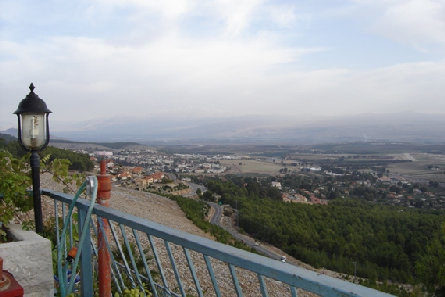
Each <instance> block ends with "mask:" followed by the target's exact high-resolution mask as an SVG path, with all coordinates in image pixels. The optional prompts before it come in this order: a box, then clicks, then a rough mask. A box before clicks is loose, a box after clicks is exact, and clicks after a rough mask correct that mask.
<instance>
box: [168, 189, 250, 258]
mask: <svg viewBox="0 0 445 297" xmlns="http://www.w3.org/2000/svg"><path fill="white" fill-rule="evenodd" d="M165 196H166V197H168V198H170V199H172V200H175V201H176V203H178V205H179V207H180V208H181V210H182V211H183V212H184V213H185V215H186V217H187V218H188V219H189V220H191V221H192V222H193V223H194V224H195V225H196V226H197V227H198V228H200V229H201V230H203V231H205V232H208V233H210V234H212V235H213V236H214V237H215V239H216V240H217V241H218V242H221V243H224V244H229V245H231V246H234V247H236V248H239V249H244V250H247V251H249V252H255V250H253V249H252V248H250V247H249V246H247V245H245V244H244V243H242V242H240V241H238V240H236V239H235V238H233V236H232V235H231V234H230V233H229V232H227V231H226V230H224V229H222V228H221V227H219V226H217V225H213V224H211V223H209V222H208V221H207V220H205V214H206V213H207V211H208V206H207V204H205V203H204V202H202V201H198V200H193V199H188V198H184V197H182V196H178V195H165Z"/></svg>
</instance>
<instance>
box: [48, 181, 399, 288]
mask: <svg viewBox="0 0 445 297" xmlns="http://www.w3.org/2000/svg"><path fill="white" fill-rule="evenodd" d="M42 194H44V195H48V196H49V197H51V198H52V199H54V211H55V217H59V219H58V220H55V222H54V232H55V235H56V236H57V238H59V237H60V234H61V222H62V221H63V220H65V219H66V217H67V209H68V206H69V205H70V204H71V203H72V201H73V198H74V197H73V196H71V195H67V194H63V193H58V192H54V191H51V190H42ZM89 206H90V201H89V200H86V199H78V200H77V201H76V202H75V210H76V213H77V215H75V216H74V218H77V222H75V221H74V222H73V220H71V218H69V221H70V223H69V230H68V232H67V233H66V236H65V238H64V239H60V240H65V242H66V243H67V244H66V249H65V251H64V253H65V257H64V258H63V259H64V261H65V259H67V257H68V256H69V255H68V254H69V251H70V249H71V247H72V246H75V245H76V244H78V242H77V240H78V239H77V237H78V236H76V234H80V233H82V232H83V231H84V230H87V231H86V232H87V233H88V236H86V238H87V240H84V242H83V244H82V247H81V249H82V253H81V255H80V262H79V268H78V269H77V273H78V275H76V271H73V272H70V274H69V275H67V279H68V280H69V279H71V278H73V277H74V278H75V282H74V283H75V285H74V290H77V292H78V294H80V295H81V296H83V297H87V296H93V292H96V291H97V290H98V289H97V287H98V286H99V284H98V277H97V275H98V273H97V269H98V268H97V266H98V256H97V255H98V252H97V251H98V249H101V248H104V247H102V246H98V244H97V234H98V231H100V230H101V229H102V231H103V232H105V231H104V230H103V226H104V223H103V219H106V221H108V223H109V226H110V232H109V233H110V234H109V236H108V238H107V237H105V241H102V242H105V244H106V250H107V251H108V252H109V254H110V258H111V285H112V291H113V294H115V293H116V292H118V293H119V294H122V293H123V292H124V291H125V289H126V288H138V289H139V292H140V294H142V295H141V296H156V297H158V296H159V297H161V296H162V297H163V296H182V297H191V296H199V297H202V296H216V297H220V296H238V297H241V296H263V297H267V296H277V297H278V296H280V297H281V296H292V297H294V296H295V297H296V296H300V297H301V296H314V294H316V295H319V296H368V297H383V296H392V295H389V294H386V293H382V292H379V291H376V290H374V289H370V288H367V287H363V286H360V285H356V284H353V283H350V282H347V281H343V280H340V279H337V278H333V277H329V276H326V275H323V274H318V273H316V272H314V271H311V270H307V269H303V268H301V267H296V266H293V265H291V264H288V263H282V262H281V261H277V260H273V259H270V258H267V257H263V256H260V255H257V254H252V253H249V252H246V251H244V250H240V249H237V248H234V247H231V246H227V245H224V244H221V243H218V242H215V241H212V240H209V239H206V238H202V237H199V236H195V235H192V234H188V233H185V232H181V231H179V230H175V229H172V228H169V227H166V226H163V225H160V224H157V223H154V222H152V221H148V220H145V219H141V218H138V217H135V216H132V215H130V214H126V213H123V212H120V211H118V210H115V209H112V208H107V207H103V206H101V205H95V206H94V208H93V211H92V216H91V220H90V221H89V223H88V224H85V223H84V222H85V218H86V215H87V211H88V208H89ZM59 281H61V280H59ZM308 292H312V293H308ZM120 296H122V295H120Z"/></svg>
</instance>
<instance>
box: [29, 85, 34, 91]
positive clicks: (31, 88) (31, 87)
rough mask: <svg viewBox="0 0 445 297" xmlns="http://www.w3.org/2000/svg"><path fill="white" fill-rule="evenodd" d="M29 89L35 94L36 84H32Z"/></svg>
mask: <svg viewBox="0 0 445 297" xmlns="http://www.w3.org/2000/svg"><path fill="white" fill-rule="evenodd" d="M29 89H30V90H31V92H34V89H35V87H34V84H33V83H31V84H30V85H29Z"/></svg>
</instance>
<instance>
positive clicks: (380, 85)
mask: <svg viewBox="0 0 445 297" xmlns="http://www.w3.org/2000/svg"><path fill="white" fill-rule="evenodd" d="M444 78H445V0H343V1H336V0H329V1H319V0H293V1H260V0H233V1H230V0H217V1H201V0H163V1H159V0H154V1H151V0H78V1H64V0H54V1H49V0H40V1H33V0H0V106H1V108H0V130H3V129H8V128H11V127H16V126H17V119H16V116H15V115H14V114H12V113H13V112H14V111H15V110H16V109H17V106H18V103H19V102H20V100H21V99H23V98H24V97H25V96H26V95H27V94H28V92H29V89H28V86H29V84H30V83H31V82H33V83H34V85H35V87H36V89H35V92H36V93H37V94H38V95H39V96H40V98H42V99H44V100H45V102H46V103H47V105H48V108H49V109H51V111H52V112H53V114H51V115H50V124H51V129H52V131H58V130H60V131H63V130H70V129H71V130H76V129H80V127H81V126H82V125H85V123H86V122H88V121H92V120H98V119H104V120H111V121H112V120H121V119H126V120H131V119H143V118H150V117H151V118H159V119H160V120H162V119H169V118H183V119H188V118H190V119H192V118H193V119H194V118H225V117H247V116H261V117H268V118H278V119H279V118H283V119H284V118H286V119H295V120H298V119H315V118H319V119H323V118H329V117H342V116H348V115H358V114H362V113H400V112H402V113H414V112H415V113H426V114H442V113H444V111H445V97H444V96H445V80H444Z"/></svg>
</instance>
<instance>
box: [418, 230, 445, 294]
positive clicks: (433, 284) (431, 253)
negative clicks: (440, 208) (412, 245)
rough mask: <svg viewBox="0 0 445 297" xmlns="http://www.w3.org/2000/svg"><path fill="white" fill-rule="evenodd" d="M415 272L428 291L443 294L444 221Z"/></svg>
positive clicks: (444, 273) (444, 269)
mask: <svg viewBox="0 0 445 297" xmlns="http://www.w3.org/2000/svg"><path fill="white" fill-rule="evenodd" d="M416 268H417V274H418V276H419V278H420V279H421V280H422V282H423V283H424V285H425V286H426V287H427V288H428V290H429V291H430V292H434V291H435V294H436V296H445V223H443V224H442V226H441V229H440V232H438V234H437V236H436V237H435V238H434V239H433V240H432V241H431V243H430V244H429V245H428V247H427V251H426V253H425V254H424V255H423V256H422V257H421V258H420V260H419V261H418V263H417V265H416Z"/></svg>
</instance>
